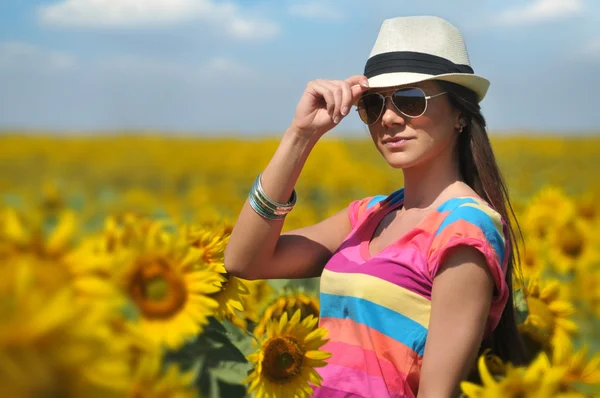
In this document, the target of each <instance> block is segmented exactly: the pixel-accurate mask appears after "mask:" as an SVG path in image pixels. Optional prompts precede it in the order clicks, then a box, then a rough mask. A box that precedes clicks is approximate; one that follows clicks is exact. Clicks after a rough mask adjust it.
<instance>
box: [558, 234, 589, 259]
mask: <svg viewBox="0 0 600 398" xmlns="http://www.w3.org/2000/svg"><path fill="white" fill-rule="evenodd" d="M565 232H566V233H565V235H564V236H563V237H562V238H561V249H562V251H563V253H564V254H566V255H567V256H569V257H571V258H578V257H579V256H580V255H581V253H583V245H584V238H583V236H581V234H580V233H579V232H578V231H576V230H575V229H574V228H569V229H568V230H567V231H565Z"/></svg>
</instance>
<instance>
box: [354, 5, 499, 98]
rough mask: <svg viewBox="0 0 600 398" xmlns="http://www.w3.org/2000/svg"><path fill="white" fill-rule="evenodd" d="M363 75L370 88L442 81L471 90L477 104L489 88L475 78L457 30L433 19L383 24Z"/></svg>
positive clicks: (400, 18) (482, 80) (423, 18)
mask: <svg viewBox="0 0 600 398" xmlns="http://www.w3.org/2000/svg"><path fill="white" fill-rule="evenodd" d="M364 75H365V76H366V77H367V78H368V79H369V87H371V88H380V87H391V86H400V85H405V84H411V83H417V82H422V81H425V80H445V81H449V82H453V83H456V84H459V85H461V86H464V87H467V88H469V89H471V90H473V91H474V92H475V93H476V94H477V97H478V99H479V101H481V100H483V98H484V97H485V94H486V93H487V90H488V87H489V86H490V82H489V81H488V80H487V79H485V78H483V77H481V76H478V75H476V74H474V72H473V68H472V67H471V62H470V60H469V55H468V53H467V47H466V45H465V41H464V39H463V36H462V34H461V33H460V31H459V30H458V28H457V27H456V26H454V25H452V24H451V23H450V22H448V21H446V20H444V19H442V18H440V17H435V16H415V17H397V18H390V19H386V20H384V21H383V24H382V25H381V28H380V30H379V34H378V36H377V40H376V41H375V45H374V46H373V49H372V50H371V54H370V55H369V59H368V60H367V63H366V65H365V71H364Z"/></svg>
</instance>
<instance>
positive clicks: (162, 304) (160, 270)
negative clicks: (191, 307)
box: [129, 257, 187, 319]
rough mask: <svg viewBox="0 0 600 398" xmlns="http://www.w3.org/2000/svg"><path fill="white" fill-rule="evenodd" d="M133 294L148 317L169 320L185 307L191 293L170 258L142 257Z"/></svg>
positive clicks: (131, 285) (133, 280) (132, 282)
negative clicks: (170, 262) (188, 293)
mask: <svg viewBox="0 0 600 398" xmlns="http://www.w3.org/2000/svg"><path fill="white" fill-rule="evenodd" d="M129 294H130V296H131V298H132V299H133V301H134V302H135V303H136V304H137V306H138V308H139V309H140V311H141V312H142V313H143V314H144V316H145V317H146V318H150V319H165V318H169V317H171V316H173V315H175V314H177V313H178V312H179V311H180V310H181V309H182V308H183V306H184V305H185V302H186V298H187V291H186V288H185V284H184V282H183V280H182V278H181V276H180V275H178V274H177V273H176V272H174V270H173V267H172V266H170V264H169V262H168V260H167V259H164V258H161V257H156V258H141V259H139V260H138V263H137V264H136V269H135V271H134V272H133V274H132V276H131V278H130V281H129Z"/></svg>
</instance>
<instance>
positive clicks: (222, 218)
mask: <svg viewBox="0 0 600 398" xmlns="http://www.w3.org/2000/svg"><path fill="white" fill-rule="evenodd" d="M0 140H1V141H0V142H1V145H0V193H1V201H0V319H1V323H0V396H1V397H16V398H21V397H86V398H88V397H89V398H95V397H135V398H146V397H227V398H236V397H245V396H256V397H286V398H287V397H308V396H310V394H311V392H312V388H311V386H312V385H318V384H319V383H320V378H319V376H318V373H317V372H316V370H315V369H316V368H318V367H320V366H324V365H325V364H326V363H327V359H328V358H329V354H328V353H327V352H325V351H323V350H322V349H321V346H322V345H323V344H324V342H325V341H326V339H327V331H326V330H324V329H322V328H319V327H318V316H319V300H318V285H319V281H318V278H313V279H306V280H270V281H246V280H242V279H239V278H236V277H233V276H229V275H227V273H226V271H225V268H224V265H223V253H224V250H225V246H226V244H227V240H228V237H229V234H230V233H231V230H232V227H233V225H234V223H235V219H236V217H237V215H238V214H239V211H240V210H241V208H242V205H243V203H244V201H245V200H246V198H247V195H248V192H249V189H250V187H251V185H252V183H253V181H254V178H255V177H256V175H257V174H258V173H260V172H261V171H262V170H263V169H264V167H265V166H266V165H267V163H268V162H269V160H270V158H271V156H272V155H273V153H274V152H275V149H276V148H277V145H278V144H279V139H278V138H273V139H270V138H263V139H254V140H251V139H248V140H241V139H236V138H221V139H216V138H205V139H200V138H185V137H167V136H164V135H158V134H155V135H152V134H148V135H142V134H135V135H122V136H106V135H104V136H90V137H82V136H48V135H44V134H37V135H36V134H33V133H31V134H29V133H28V134H27V135H24V134H17V133H15V134H10V133H4V134H3V135H2V137H1V138H0ZM492 141H493V146H494V150H495V153H496V156H497V157H498V161H499V163H500V166H501V168H502V171H503V173H504V176H505V178H506V180H507V184H508V187H509V189H510V195H511V200H512V205H513V208H514V210H515V212H516V217H517V220H518V222H519V224H520V226H521V236H522V238H523V239H522V242H524V244H522V243H521V242H520V243H519V249H520V253H521V258H520V260H521V261H520V268H521V271H522V275H523V278H522V280H523V283H522V284H521V285H519V286H518V293H519V294H517V295H516V296H517V297H516V299H515V300H516V305H517V308H518V315H519V319H520V324H519V328H520V330H521V332H522V334H523V336H524V337H525V339H526V341H527V343H528V345H530V346H531V347H532V348H534V349H535V351H536V352H537V353H538V354H537V356H536V358H535V359H534V360H533V361H532V363H531V364H530V365H528V366H526V367H515V366H513V365H512V364H510V363H502V361H501V360H500V359H499V358H497V357H495V356H494V354H493V353H492V352H486V353H484V355H482V356H481V357H480V358H479V360H478V370H479V376H480V382H479V383H472V382H466V381H465V382H463V383H461V389H462V392H463V396H465V397H539V398H542V397H544V398H545V397H594V396H600V179H599V178H598V177H597V176H598V175H599V174H600V138H597V137H588V138H558V137H541V136H536V137H535V138H534V137H528V136H525V135H523V136H506V137H493V139H492ZM361 176H364V178H361ZM402 185H403V181H402V173H401V172H400V171H399V170H394V169H392V168H390V167H388V166H387V164H385V163H384V160H383V159H382V158H381V156H380V154H379V153H378V152H377V150H376V149H375V148H374V147H373V143H372V142H371V141H370V139H364V140H360V139H343V140H341V139H333V138H332V139H326V138H324V139H322V140H321V142H319V143H318V144H317V146H316V147H315V149H314V151H313V153H312V154H311V155H310V157H309V159H308V161H307V164H306V166H305V168H304V170H303V172H302V174H301V176H300V179H299V181H298V184H297V185H296V190H297V193H298V204H297V206H296V207H295V209H294V210H293V211H292V212H291V213H290V214H289V215H288V216H287V218H286V222H285V224H284V231H289V230H292V229H296V228H300V227H303V226H307V225H310V224H314V223H316V222H318V221H320V220H322V219H323V218H325V217H327V216H329V215H332V214H333V213H335V212H337V211H339V210H340V209H342V208H344V207H346V206H348V204H349V203H350V202H351V201H353V200H356V199H359V198H364V197H367V196H371V195H376V194H389V193H391V192H393V191H394V190H396V189H398V188H399V187H401V186H402Z"/></svg>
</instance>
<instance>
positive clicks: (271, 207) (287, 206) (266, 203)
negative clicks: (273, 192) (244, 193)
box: [248, 173, 297, 220]
mask: <svg viewBox="0 0 600 398" xmlns="http://www.w3.org/2000/svg"><path fill="white" fill-rule="evenodd" d="M261 176H262V173H260V174H259V175H258V176H257V177H256V179H255V180H254V184H253V185H252V189H251V190H250V193H249V194H248V200H249V202H250V206H251V207H252V209H254V211H255V212H256V213H257V214H259V215H260V216H262V217H263V218H267V219H270V220H278V219H282V218H284V217H285V216H286V215H287V214H288V213H289V212H290V211H292V209H293V208H294V206H295V205H296V200H297V195H296V190H295V189H294V190H293V191H292V196H291V198H290V200H289V202H288V203H278V202H275V201H274V200H272V199H271V198H269V197H268V196H267V195H266V194H265V191H264V190H263V188H262V184H261V181H260V177H261Z"/></svg>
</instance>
